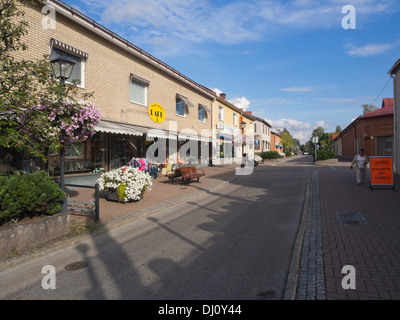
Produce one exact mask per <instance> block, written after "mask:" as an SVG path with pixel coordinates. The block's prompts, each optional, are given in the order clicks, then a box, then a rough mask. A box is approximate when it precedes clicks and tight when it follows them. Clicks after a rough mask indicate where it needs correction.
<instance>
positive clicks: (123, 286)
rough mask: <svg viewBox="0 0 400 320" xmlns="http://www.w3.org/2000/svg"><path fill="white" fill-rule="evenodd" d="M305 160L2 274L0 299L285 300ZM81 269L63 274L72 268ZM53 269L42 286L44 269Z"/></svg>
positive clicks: (261, 173) (269, 170) (304, 181)
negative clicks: (51, 284)
mask: <svg viewBox="0 0 400 320" xmlns="http://www.w3.org/2000/svg"><path fill="white" fill-rule="evenodd" d="M310 163H311V157H297V158H295V159H294V160H290V161H286V162H284V163H281V164H278V165H277V166H274V167H268V168H265V169H264V170H263V171H259V172H257V173H254V174H252V175H250V176H241V177H239V178H238V179H237V180H236V181H234V182H232V183H231V184H228V185H225V186H224V187H223V188H220V189H217V190H215V191H213V192H210V193H208V194H206V195H204V196H200V197H197V198H195V199H191V200H190V201H188V202H186V203H182V204H180V205H177V206H175V207H171V208H168V209H166V210H163V211H161V212H158V213H157V214H154V215H151V216H149V217H147V218H143V219H140V220H138V221H135V222H133V223H131V224H127V225H124V226H122V227H120V228H118V229H113V230H110V231H109V232H106V233H104V234H102V235H100V236H97V237H95V238H93V239H91V240H89V241H86V242H83V243H81V244H79V245H77V246H75V247H72V248H69V249H66V250H62V251H59V252H57V253H53V254H50V255H48V256H46V257H41V258H38V259H36V260H34V261H30V262H27V263H24V264H22V265H19V266H16V267H14V268H11V269H7V270H4V271H3V272H1V273H0V299H141V300H144V299H145V300H150V299H161V300H181V299H185V300H213V299H222V300H225V299H229V300H263V299H282V298H283V294H284V289H285V285H286V279H287V275H288V270H289V265H290V261H291V257H292V250H293V247H294V243H295V240H296V236H297V231H298V227H299V222H300V219H301V214H302V208H303V200H304V194H305V189H306V185H307V180H308V178H309V175H310V170H311V166H309V164H310ZM75 261H85V262H87V264H88V265H87V267H85V268H83V269H79V270H75V271H69V270H66V269H65V267H66V266H67V265H68V264H70V263H71V262H75ZM46 265H50V266H54V268H55V272H56V273H55V287H56V288H55V289H44V288H43V287H42V280H43V278H44V277H45V276H46V273H42V268H43V266H46Z"/></svg>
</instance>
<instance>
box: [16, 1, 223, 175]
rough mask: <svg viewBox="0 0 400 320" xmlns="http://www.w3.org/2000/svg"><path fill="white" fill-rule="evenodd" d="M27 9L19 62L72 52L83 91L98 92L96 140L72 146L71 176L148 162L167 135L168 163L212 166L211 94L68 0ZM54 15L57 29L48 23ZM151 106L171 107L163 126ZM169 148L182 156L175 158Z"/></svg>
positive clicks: (53, 168)
mask: <svg viewBox="0 0 400 320" xmlns="http://www.w3.org/2000/svg"><path fill="white" fill-rule="evenodd" d="M42 9H46V10H43V12H45V13H42ZM22 10H23V11H24V13H25V15H24V19H25V20H26V21H27V22H28V24H29V28H28V35H27V36H25V37H24V38H23V41H24V42H25V43H26V45H27V47H28V50H26V51H18V52H16V57H17V58H21V59H25V60H36V59H40V58H42V57H43V56H44V55H49V56H50V59H52V58H55V57H57V56H59V55H60V54H61V53H62V54H66V55H67V56H68V57H70V58H72V59H73V60H74V61H75V62H76V64H75V66H74V70H73V74H72V76H71V79H68V80H71V81H72V80H74V79H78V80H79V81H80V84H79V85H78V90H79V91H80V92H82V93H84V92H94V97H93V99H91V102H93V103H94V104H96V105H97V106H98V107H99V109H100V112H101V123H100V125H99V126H98V127H97V128H96V134H95V135H94V136H93V138H92V139H89V140H87V141H85V142H76V143H74V144H73V145H72V146H69V147H67V149H66V159H65V162H66V173H67V174H68V173H79V172H91V171H93V170H95V169H104V170H106V171H107V170H110V169H113V168H117V167H119V166H121V165H122V164H125V163H127V161H129V160H130V159H131V158H132V157H139V158H141V157H145V156H146V150H147V149H148V147H149V145H151V144H152V143H154V142H155V141H158V140H159V139H164V138H165V139H164V140H166V141H165V145H166V150H167V158H166V159H165V161H170V162H174V163H176V162H185V163H188V161H189V162H191V163H207V164H208V163H209V161H210V160H211V154H210V151H211V150H212V149H211V144H212V136H211V131H212V121H213V118H212V110H213V103H214V100H215V93H214V92H213V91H212V90H210V89H208V88H206V87H204V86H202V85H200V84H198V83H196V82H195V81H193V80H191V79H189V78H188V77H186V76H184V75H183V74H181V73H179V72H178V71H177V70H175V69H173V68H172V67H170V66H168V65H167V64H165V63H163V62H162V61H160V60H159V59H157V58H155V57H153V56H151V55H150V54H148V53H146V52H145V51H143V50H141V49H140V48H138V47H136V46H135V45H133V44H132V43H130V42H128V41H127V40H125V39H123V38H122V37H120V36H118V35H117V34H115V33H113V32H112V31H110V30H108V29H107V28H105V27H103V26H101V25H100V24H98V23H97V22H95V21H94V20H92V19H90V18H89V17H87V16H85V15H84V14H82V13H80V12H79V11H77V10H75V9H73V8H72V7H70V6H69V5H67V4H65V3H64V2H61V1H56V0H48V1H47V6H46V8H43V6H41V5H30V6H28V5H24V6H22ZM49 10H50V11H49ZM52 11H54V13H55V16H54V17H55V19H54V21H53V22H54V24H53V25H46V24H45V23H44V22H45V21H46V19H48V18H49V16H50V15H49V12H50V13H51V12H52ZM68 80H67V81H68ZM152 104H159V105H161V106H162V107H163V108H164V111H165V120H164V121H163V122H155V121H154V120H152V119H151V117H150V115H149V107H150V106H151V105H152ZM189 142H190V143H191V144H190V148H188V147H187V148H186V149H185V148H182V150H184V153H183V154H182V153H180V152H179V150H180V148H181V147H182V146H183V145H185V144H186V143H189ZM170 147H171V148H170ZM172 147H173V148H172ZM195 149H197V150H195ZM170 150H173V151H174V150H178V152H175V153H174V152H170V153H171V154H169V153H168V152H169V151H170ZM201 150H203V152H202V151H201ZM204 151H206V152H204ZM203 156H204V157H203ZM58 161H59V159H58V157H57V155H56V154H50V156H49V167H48V169H49V173H53V174H57V171H58V170H59V164H58Z"/></svg>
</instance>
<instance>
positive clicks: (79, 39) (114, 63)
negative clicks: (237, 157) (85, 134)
mask: <svg viewBox="0 0 400 320" xmlns="http://www.w3.org/2000/svg"><path fill="white" fill-rule="evenodd" d="M41 9H42V8H41V7H24V11H25V19H26V20H27V21H28V23H29V31H28V35H27V36H26V38H25V40H26V41H25V42H26V44H27V45H28V50H27V51H25V52H18V55H19V56H20V57H23V58H25V59H38V58H41V57H42V56H43V55H44V54H47V55H48V54H50V43H51V40H50V39H51V38H54V39H56V40H59V41H61V42H63V43H65V44H67V45H69V46H71V47H74V48H76V49H79V50H81V51H83V52H86V53H87V54H88V55H89V56H88V59H87V61H86V63H85V83H84V88H81V89H79V90H80V91H82V92H94V98H93V99H92V101H93V102H94V103H95V104H96V105H98V106H99V108H100V111H101V115H102V119H108V120H114V121H122V122H127V123H130V124H135V125H141V126H147V127H153V128H160V129H163V130H167V129H168V128H169V121H176V123H177V129H178V131H181V130H182V129H186V128H193V129H194V130H196V132H197V133H198V134H200V132H201V129H209V130H211V115H210V114H208V117H207V118H206V122H205V123H202V122H200V121H198V105H199V104H203V105H205V106H207V107H209V108H210V109H211V108H212V103H213V98H212V97H210V96H208V95H207V94H205V93H203V92H202V91H201V90H197V89H194V88H192V86H190V85H188V84H187V83H186V82H185V81H181V80H178V79H176V78H174V77H173V76H171V75H169V74H168V73H167V72H165V71H161V70H159V69H158V68H156V67H155V66H153V65H151V64H150V63H148V62H146V61H143V60H142V59H140V58H138V57H136V56H135V55H134V54H132V53H130V52H128V51H126V50H125V49H122V48H121V47H119V46H118V45H116V44H115V43H113V42H112V41H109V40H106V39H104V38H103V37H101V36H99V35H98V34H96V33H95V32H94V31H92V30H89V29H88V28H86V27H84V26H81V25H80V24H78V23H76V22H75V21H73V20H71V19H70V18H67V17H65V16H63V15H62V14H60V13H57V14H56V27H55V29H44V28H43V27H42V20H43V18H44V17H45V14H42V13H41ZM131 73H133V74H135V75H137V76H140V77H142V78H144V79H146V80H149V81H150V84H149V86H148V92H147V93H148V94H147V106H142V105H139V104H135V103H132V102H130V101H129V95H130V74H131ZM176 94H181V95H183V96H185V97H187V98H188V99H189V100H190V101H191V102H192V103H193V104H194V108H188V109H189V113H188V114H187V115H186V117H180V116H177V115H176V100H175V99H176ZM152 103H158V104H160V105H162V106H163V108H164V109H165V112H166V119H165V121H164V122H163V123H161V124H156V123H155V122H153V121H152V120H151V119H150V117H149V115H148V106H149V105H151V104H152ZM121 110H124V112H121Z"/></svg>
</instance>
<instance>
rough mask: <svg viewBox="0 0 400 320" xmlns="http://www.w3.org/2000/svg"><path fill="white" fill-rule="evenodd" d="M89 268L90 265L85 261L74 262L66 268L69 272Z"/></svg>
mask: <svg viewBox="0 0 400 320" xmlns="http://www.w3.org/2000/svg"><path fill="white" fill-rule="evenodd" d="M87 266H88V263H87V262H85V261H77V262H72V263H70V264H69V265H67V266H66V267H65V269H66V270H69V271H74V270H79V269H83V268H86V267H87Z"/></svg>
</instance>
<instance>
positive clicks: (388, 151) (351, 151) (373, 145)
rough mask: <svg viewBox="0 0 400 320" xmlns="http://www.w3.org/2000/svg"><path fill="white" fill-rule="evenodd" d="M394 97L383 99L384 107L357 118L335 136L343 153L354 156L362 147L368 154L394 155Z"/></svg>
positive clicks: (343, 154)
mask: <svg viewBox="0 0 400 320" xmlns="http://www.w3.org/2000/svg"><path fill="white" fill-rule="evenodd" d="M393 136H394V128H393V98H386V99H383V102H382V107H381V108H380V109H378V110H375V111H372V112H370V113H367V114H365V115H362V116H360V117H358V118H357V119H355V120H354V121H353V122H352V123H351V124H350V125H348V126H347V127H346V129H344V130H343V131H342V132H341V133H340V135H339V136H338V137H336V138H335V144H337V143H338V142H340V147H341V154H339V155H342V156H344V157H353V156H354V155H355V154H357V153H358V152H359V151H360V149H361V148H364V149H365V152H366V154H367V155H368V156H393V143H394V139H393Z"/></svg>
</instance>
